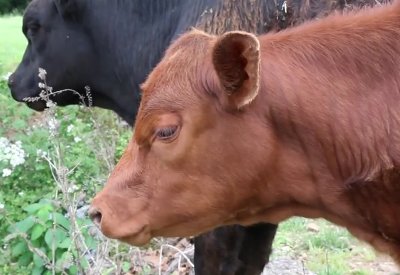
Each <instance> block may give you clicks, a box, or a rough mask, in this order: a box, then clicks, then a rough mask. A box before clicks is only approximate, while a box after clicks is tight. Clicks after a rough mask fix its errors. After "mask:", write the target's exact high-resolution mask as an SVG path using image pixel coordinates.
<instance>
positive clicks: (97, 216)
mask: <svg viewBox="0 0 400 275" xmlns="http://www.w3.org/2000/svg"><path fill="white" fill-rule="evenodd" d="M88 214H89V217H90V219H91V220H92V221H93V223H94V224H95V225H97V226H100V223H101V216H102V215H101V212H100V210H99V209H97V208H96V207H90V209H89V211H88Z"/></svg>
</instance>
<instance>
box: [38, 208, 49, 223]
mask: <svg viewBox="0 0 400 275" xmlns="http://www.w3.org/2000/svg"><path fill="white" fill-rule="evenodd" d="M36 215H37V217H38V218H39V220H41V221H42V222H46V221H48V220H49V219H50V211H49V210H48V209H46V208H42V209H40V210H39V211H38V212H37V214H36Z"/></svg>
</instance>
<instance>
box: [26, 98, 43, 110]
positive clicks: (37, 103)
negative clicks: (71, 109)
mask: <svg viewBox="0 0 400 275" xmlns="http://www.w3.org/2000/svg"><path fill="white" fill-rule="evenodd" d="M26 105H28V107H29V108H31V109H33V110H35V111H38V112H41V111H44V109H46V102H45V101H44V100H41V99H39V100H37V101H33V102H26Z"/></svg>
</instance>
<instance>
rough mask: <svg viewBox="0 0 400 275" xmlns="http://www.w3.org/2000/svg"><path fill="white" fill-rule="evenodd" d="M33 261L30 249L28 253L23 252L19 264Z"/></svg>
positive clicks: (24, 264) (23, 264) (25, 264)
mask: <svg viewBox="0 0 400 275" xmlns="http://www.w3.org/2000/svg"><path fill="white" fill-rule="evenodd" d="M31 262H32V253H31V252H30V251H27V253H24V254H22V255H21V256H20V257H19V258H18V264H20V265H22V266H27V265H28V264H30V263H31Z"/></svg>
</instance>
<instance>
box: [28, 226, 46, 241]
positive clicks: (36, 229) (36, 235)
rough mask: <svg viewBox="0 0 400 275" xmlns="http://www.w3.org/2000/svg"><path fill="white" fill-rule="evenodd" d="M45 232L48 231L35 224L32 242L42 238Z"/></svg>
mask: <svg viewBox="0 0 400 275" xmlns="http://www.w3.org/2000/svg"><path fill="white" fill-rule="evenodd" d="M45 230H46V229H45V228H44V226H43V225H41V224H35V226H34V227H33V228H32V232H31V240H32V241H34V240H36V239H38V238H39V237H40V236H42V234H43V232H44V231H45Z"/></svg>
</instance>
